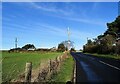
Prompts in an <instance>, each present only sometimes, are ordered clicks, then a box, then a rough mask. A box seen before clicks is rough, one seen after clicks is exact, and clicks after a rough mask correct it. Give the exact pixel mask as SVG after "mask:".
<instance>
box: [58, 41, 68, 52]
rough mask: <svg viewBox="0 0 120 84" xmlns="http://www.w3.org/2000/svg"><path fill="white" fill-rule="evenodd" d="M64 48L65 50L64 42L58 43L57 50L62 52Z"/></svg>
mask: <svg viewBox="0 0 120 84" xmlns="http://www.w3.org/2000/svg"><path fill="white" fill-rule="evenodd" d="M65 50H66V47H65V46H64V44H63V43H60V44H59V45H58V51H61V52H64V51H65Z"/></svg>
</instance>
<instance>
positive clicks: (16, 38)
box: [15, 37, 18, 49]
mask: <svg viewBox="0 0 120 84" xmlns="http://www.w3.org/2000/svg"><path fill="white" fill-rule="evenodd" d="M17 42H18V40H17V37H16V38H15V49H17Z"/></svg>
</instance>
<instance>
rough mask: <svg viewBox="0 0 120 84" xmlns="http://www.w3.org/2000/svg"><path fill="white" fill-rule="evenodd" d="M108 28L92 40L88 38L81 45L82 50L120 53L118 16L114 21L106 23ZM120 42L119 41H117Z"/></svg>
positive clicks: (119, 19)
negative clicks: (84, 43) (85, 42)
mask: <svg viewBox="0 0 120 84" xmlns="http://www.w3.org/2000/svg"><path fill="white" fill-rule="evenodd" d="M107 27H108V29H107V30H106V31H105V33H104V34H103V35H99V36H98V37H97V38H96V39H94V41H92V40H90V39H89V40H88V42H87V44H86V45H84V46H83V52H88V53H99V54H120V43H117V41H116V40H117V39H118V38H120V35H119V34H120V16H118V17H117V18H116V20H115V21H113V22H111V23H107ZM118 42H120V41H118Z"/></svg>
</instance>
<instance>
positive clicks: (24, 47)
mask: <svg viewBox="0 0 120 84" xmlns="http://www.w3.org/2000/svg"><path fill="white" fill-rule="evenodd" d="M22 49H25V50H28V49H35V46H34V45H33V44H26V45H24V46H23V47H22Z"/></svg>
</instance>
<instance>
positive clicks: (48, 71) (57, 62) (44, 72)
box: [17, 53, 68, 83]
mask: <svg viewBox="0 0 120 84" xmlns="http://www.w3.org/2000/svg"><path fill="white" fill-rule="evenodd" d="M66 58H68V55H67V53H64V55H62V56H58V57H56V58H55V59H53V60H51V59H49V61H48V62H47V64H45V66H43V65H42V64H41V65H40V67H41V68H40V70H39V72H38V73H37V76H36V77H32V62H27V63H26V66H25V77H24V80H22V82H26V83H30V82H48V81H49V80H50V79H52V77H53V75H55V74H57V73H58V71H59V70H60V66H61V64H62V62H63V61H64V60H65V59H66ZM17 82H21V81H17Z"/></svg>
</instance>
